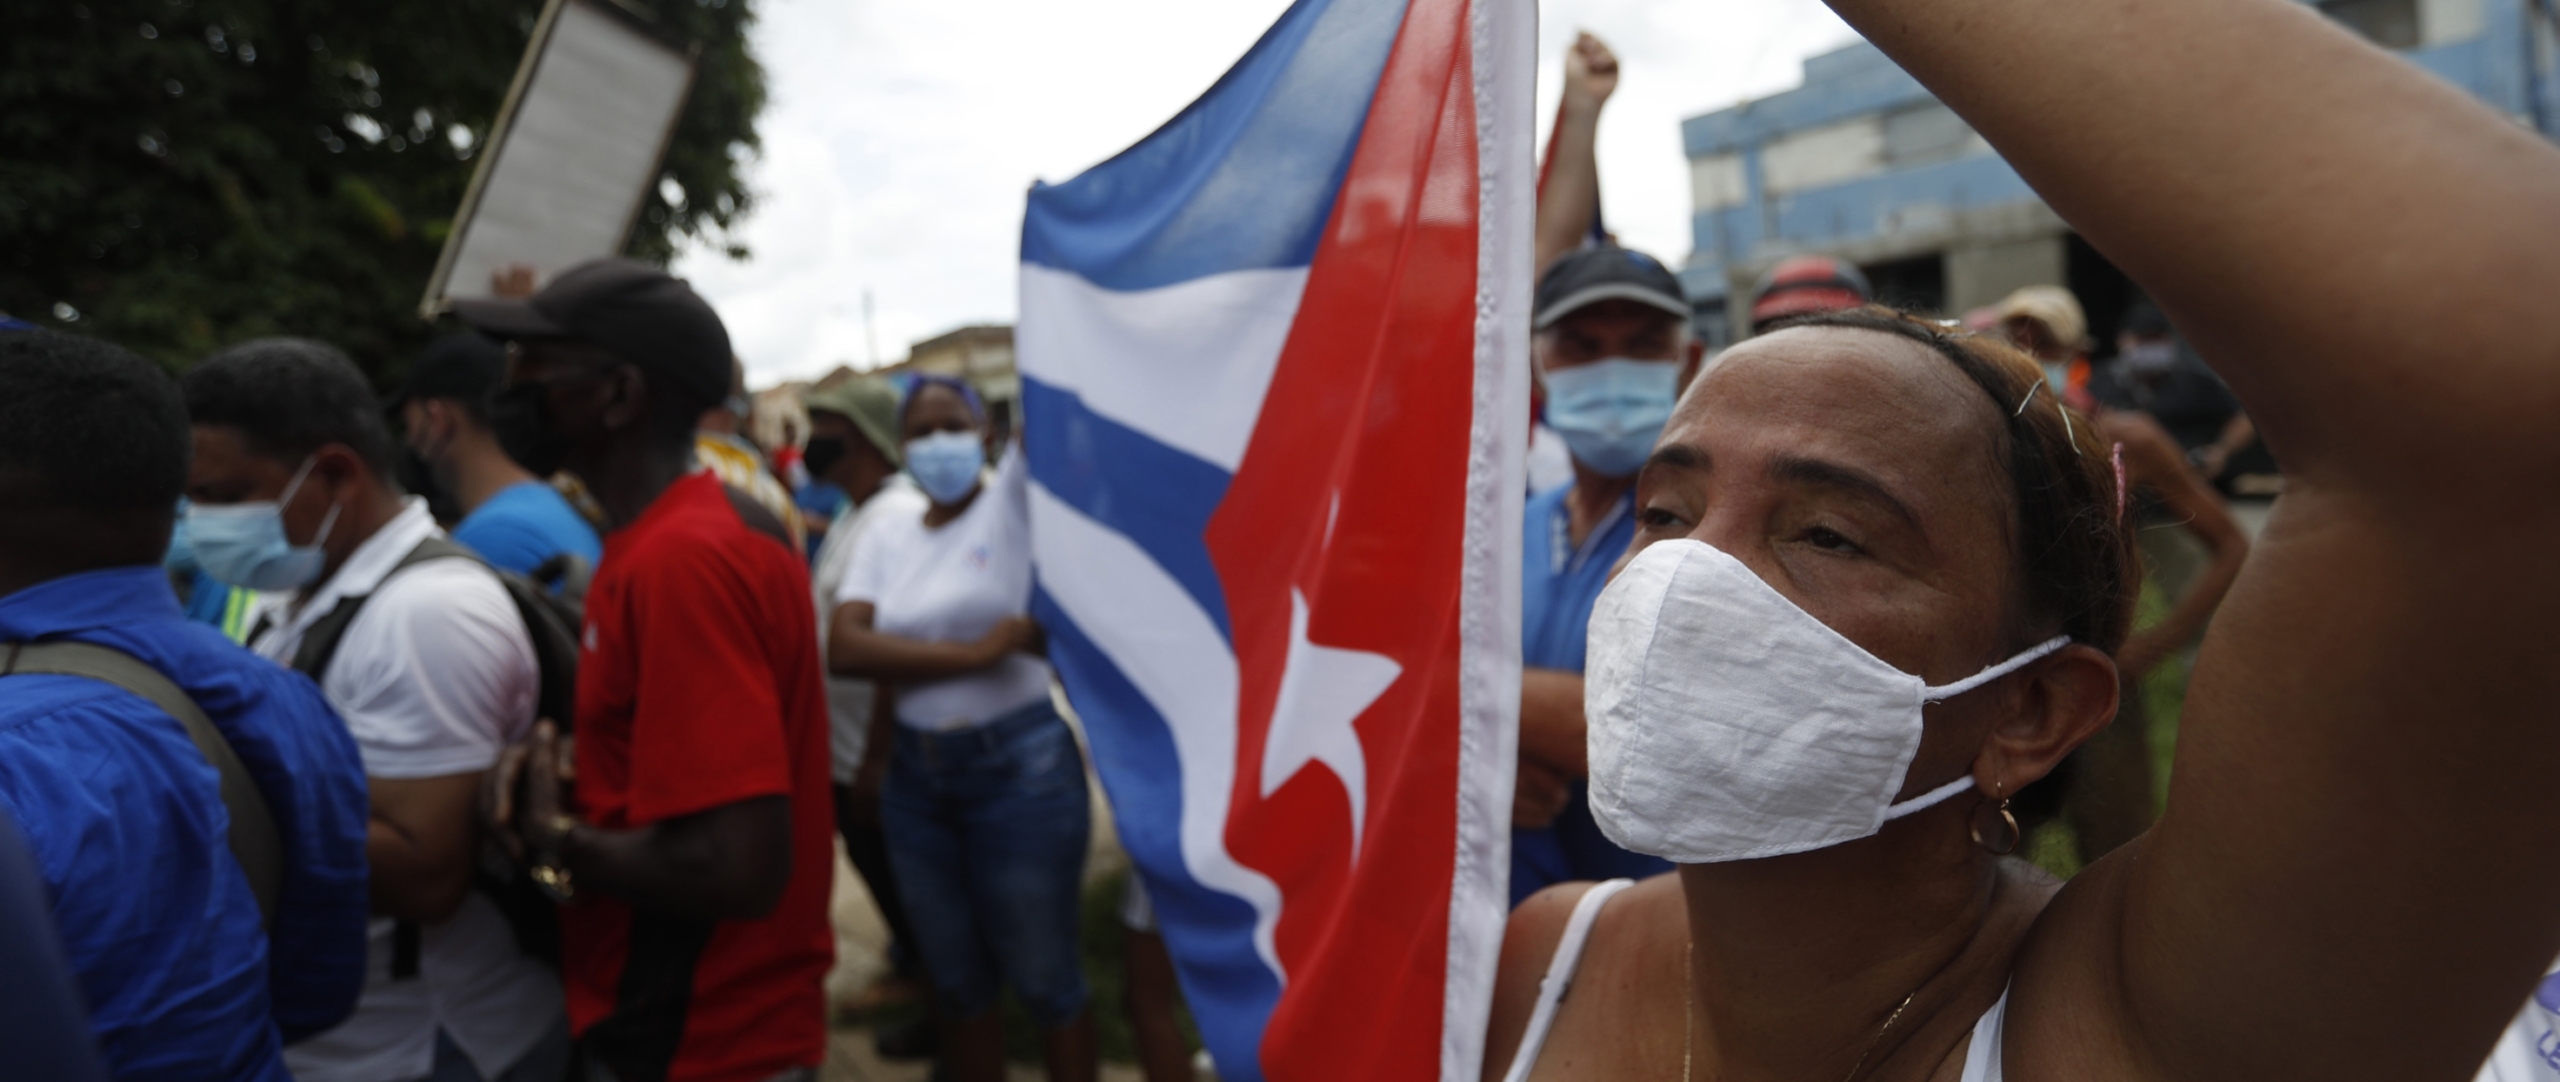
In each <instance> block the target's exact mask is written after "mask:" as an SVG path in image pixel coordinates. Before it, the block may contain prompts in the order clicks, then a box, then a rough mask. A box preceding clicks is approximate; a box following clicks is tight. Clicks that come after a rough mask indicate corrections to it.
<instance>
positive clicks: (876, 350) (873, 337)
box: [862, 286, 880, 371]
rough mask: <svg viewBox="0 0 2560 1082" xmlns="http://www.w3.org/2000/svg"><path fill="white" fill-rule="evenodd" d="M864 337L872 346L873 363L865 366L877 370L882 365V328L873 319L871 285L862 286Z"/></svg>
mask: <svg viewBox="0 0 2560 1082" xmlns="http://www.w3.org/2000/svg"><path fill="white" fill-rule="evenodd" d="M862 337H863V340H864V341H866V342H868V343H869V344H870V346H871V363H870V364H869V365H867V366H865V367H866V369H867V370H872V371H877V370H878V369H879V367H880V329H879V327H877V326H876V325H874V324H873V323H872V321H871V287H870V286H864V287H862Z"/></svg>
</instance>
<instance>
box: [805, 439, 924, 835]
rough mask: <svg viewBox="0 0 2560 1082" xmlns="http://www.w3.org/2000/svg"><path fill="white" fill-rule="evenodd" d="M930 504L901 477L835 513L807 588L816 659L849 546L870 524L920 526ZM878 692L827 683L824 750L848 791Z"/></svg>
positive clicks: (856, 684)
mask: <svg viewBox="0 0 2560 1082" xmlns="http://www.w3.org/2000/svg"><path fill="white" fill-rule="evenodd" d="M931 506H933V501H932V500H930V499H927V498H926V497H925V494H924V493H923V492H922V491H921V490H919V489H917V488H916V485H915V482H913V481H910V480H907V475H906V474H903V473H901V474H897V475H894V476H892V477H890V478H889V481H888V483H887V484H886V485H883V486H882V487H881V489H880V491H878V492H874V493H872V494H871V498H870V499H869V500H865V501H863V503H862V505H861V506H859V507H847V508H845V509H844V510H842V511H840V512H837V513H836V521H835V524H834V525H832V526H829V527H827V540H826V542H825V543H823V544H821V545H819V546H818V560H817V563H816V564H814V565H813V566H812V567H811V568H810V570H809V588H810V590H811V591H812V592H814V593H815V594H816V596H817V608H818V656H819V657H821V658H824V657H826V656H827V632H828V629H829V628H830V627H831V626H833V625H834V623H835V615H836V604H837V602H836V593H837V591H838V590H839V589H841V588H842V587H843V585H844V573H845V569H846V568H847V567H850V566H851V565H852V563H853V540H854V538H857V537H860V536H862V533H863V531H864V530H866V529H869V528H870V526H871V524H873V523H875V522H878V521H880V520H881V519H884V518H912V519H916V520H918V521H922V520H923V518H924V513H925V509H926V508H929V507H931ZM876 692H877V687H876V686H875V685H874V684H873V683H872V682H871V681H869V680H865V679H863V678H862V677H859V676H835V675H832V674H830V675H829V676H828V677H827V722H828V741H827V744H828V748H829V751H830V752H831V755H830V763H831V765H832V766H833V768H834V770H833V773H834V777H835V783H836V784H838V785H850V784H852V783H853V776H854V773H855V772H856V771H859V770H860V769H862V753H863V751H864V750H865V749H864V747H863V745H864V744H866V743H868V742H869V740H870V736H871V707H872V704H874V703H875V702H877V701H878V700H877V699H876V698H874V695H875V694H876Z"/></svg>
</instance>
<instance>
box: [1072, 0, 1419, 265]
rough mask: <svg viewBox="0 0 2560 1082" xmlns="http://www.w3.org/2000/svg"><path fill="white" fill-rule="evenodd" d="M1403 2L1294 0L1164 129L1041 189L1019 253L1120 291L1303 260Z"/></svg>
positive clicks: (1326, 211)
mask: <svg viewBox="0 0 2560 1082" xmlns="http://www.w3.org/2000/svg"><path fill="white" fill-rule="evenodd" d="M1404 9H1405V0H1298V2H1297V3H1296V4H1294V5H1291V7H1290V8H1289V11H1288V13H1287V14H1284V15H1282V16H1281V17H1280V21H1279V23H1277V24H1276V25H1274V26H1273V27H1272V28H1271V30H1270V31H1269V32H1267V33H1265V34H1264V35H1263V36H1262V40H1261V41H1259V42H1256V43H1255V44H1254V46H1253V49H1252V51H1250V52H1248V53H1246V54H1245V56H1244V59H1243V60H1241V61H1238V62H1237V64H1236V66H1235V67H1233V68H1230V69H1228V71H1227V73H1226V75H1224V76H1222V77H1220V78H1219V80H1218V82H1217V85H1215V86H1213V87H1210V88H1209V92H1208V93H1207V94H1204V95H1201V97H1200V100H1198V101H1195V102H1193V103H1191V105H1190V107H1189V108H1186V109H1184V110H1183V111H1182V112H1181V113H1180V114H1179V115H1177V116H1175V117H1174V118H1173V119H1172V120H1171V121H1169V122H1167V123H1166V124H1165V126H1164V127H1161V128H1158V129H1156V131H1155V132H1154V133H1153V134H1151V135H1149V136H1147V137H1146V138H1145V139H1142V140H1139V142H1138V144H1137V145H1136V146H1133V147H1130V148H1129V149H1127V150H1124V151H1122V152H1120V154H1119V155H1118V156H1116V157H1114V158H1112V159H1111V160H1110V161H1107V162H1104V163H1102V164H1101V165H1097V166H1095V167H1093V168H1092V169H1089V170H1086V171H1085V172H1084V173H1083V174H1082V175H1080V176H1078V177H1076V178H1075V179H1073V180H1070V181H1067V182H1066V183H1064V184H1058V185H1048V184H1042V185H1038V186H1035V187H1034V188H1033V189H1032V191H1031V204H1030V207H1029V210H1028V213H1026V214H1025V215H1024V216H1023V221H1022V260H1023V262H1025V263H1037V264H1040V265H1042V266H1048V267H1056V268H1059V269H1061V270H1070V271H1074V272H1076V273H1077V274H1081V275H1083V276H1084V277H1085V279H1086V280H1088V281H1091V282H1092V283H1094V284H1095V285H1099V286H1102V287H1104V288H1106V289H1119V290H1137V289H1153V288H1155V287H1158V286H1166V285H1172V284H1173V283H1175V282H1186V281H1189V280H1191V279H1194V278H1198V277H1202V276H1204V275H1209V274H1216V273H1219V272H1222V271H1235V270H1249V269H1256V268H1265V267H1303V266H1306V265H1307V264H1308V262H1309V261H1311V260H1313V259H1314V257H1315V251H1316V238H1317V236H1318V235H1319V234H1320V233H1322V232H1323V230H1324V223H1325V219H1326V218H1327V217H1328V216H1329V215H1330V214H1331V213H1332V212H1333V200H1334V195H1335V193H1336V192H1337V190H1339V189H1340V188H1341V186H1342V175H1343V172H1344V171H1345V170H1347V169H1349V168H1350V166H1351V152H1352V148H1353V147H1354V146H1355V145H1357V144H1358V143H1359V140H1360V130H1361V127H1362V125H1363V124H1364V123H1365V122H1366V121H1367V119H1368V115H1369V99H1370V98H1371V96H1372V95H1374V94H1375V92H1376V91H1377V87H1378V79H1379V75H1380V73H1381V72H1383V71H1384V70H1385V69H1386V65H1387V53H1388V51H1389V49H1390V48H1391V47H1392V46H1393V45H1394V43H1395V39H1396V28H1397V26H1398V25H1399V24H1400V23H1401V22H1402V21H1403V19H1404Z"/></svg>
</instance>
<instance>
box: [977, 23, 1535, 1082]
mask: <svg viewBox="0 0 2560 1082" xmlns="http://www.w3.org/2000/svg"><path fill="white" fill-rule="evenodd" d="M1534 21H1535V9H1534V4H1533V0H1472V2H1468V0H1299V2H1298V3H1297V4H1296V5H1295V6H1294V7H1292V8H1290V9H1289V11H1288V13H1287V14H1285V15H1283V16H1282V17H1281V19H1280V21H1279V23H1278V24H1277V25H1275V26H1274V27H1272V29H1271V30H1270V31H1269V32H1268V33H1267V34H1265V35H1264V36H1263V38H1262V40H1261V41H1260V42H1259V43H1257V44H1256V45H1255V46H1254V47H1253V49H1252V51H1251V52H1249V53H1247V54H1246V55H1245V57H1244V59H1243V60H1242V61H1241V62H1239V63H1238V64H1237V65H1236V66H1235V67H1234V68H1233V69H1232V70H1230V71H1229V72H1228V73H1227V74H1226V75H1225V76H1224V77H1222V78H1221V79H1219V81H1218V83H1217V85H1215V86H1214V87H1212V88H1210V90H1209V92H1208V93H1207V94H1206V95H1205V96H1203V97H1202V98H1200V100H1198V101H1196V102H1194V103H1193V104H1192V105H1191V106H1190V107H1189V108H1187V109H1185V110H1183V112H1182V113H1181V114H1180V115H1178V116H1176V117H1175V118H1174V119H1173V120H1172V121H1171V122H1170V123H1168V124H1166V125H1165V126H1164V127H1163V128H1161V129H1159V130H1157V131H1156V132H1155V133H1154V134H1153V135H1150V136H1148V137H1147V138H1146V139H1145V140H1144V141H1142V142H1140V143H1139V144H1138V145H1136V146H1134V147H1132V148H1130V149H1129V150H1127V151H1125V152H1123V153H1121V154H1120V155H1119V156H1117V157H1115V158H1113V159H1111V160H1110V161H1108V162H1105V163H1103V164H1102V165H1099V166H1096V167H1095V168H1093V169H1092V170H1090V171H1088V172H1086V173H1085V174H1083V175H1082V176H1079V177H1077V178H1075V179H1073V180H1071V181H1068V182H1066V183H1063V184H1058V185H1043V186H1040V187H1037V188H1035V189H1033V191H1032V193H1031V196H1030V207H1029V211H1028V214H1027V215H1026V218H1025V221H1024V223H1023V241H1022V263H1023V266H1022V308H1021V313H1022V315H1021V325H1020V328H1019V330H1018V332H1017V340H1018V349H1019V358H1020V365H1021V370H1022V375H1023V411H1024V439H1025V441H1026V444H1025V446H1026V450H1027V452H1028V455H1029V462H1030V469H1031V477H1032V481H1033V485H1032V490H1031V512H1032V537H1033V554H1034V562H1035V566H1036V569H1037V574H1038V587H1037V591H1036V593H1035V596H1034V599H1033V610H1034V614H1035V615H1036V616H1037V617H1038V618H1039V619H1040V620H1041V622H1042V623H1043V624H1044V625H1045V626H1046V627H1047V628H1048V631H1049V644H1050V646H1049V648H1050V657H1051V660H1052V661H1053V663H1054V664H1055V665H1056V667H1057V669H1058V672H1059V674H1060V677H1061V679H1062V680H1063V681H1064V682H1065V684H1066V688H1067V694H1068V697H1069V699H1070V700H1071V701H1072V702H1073V703H1074V705H1075V707H1076V709H1077V711H1078V713H1079V714H1080V715H1081V716H1082V718H1083V721H1084V725H1085V729H1086V732H1087V733H1088V735H1089V738H1090V741H1091V746H1092V749H1093V756H1094V760H1095V763H1096V766H1097V768H1098V770H1099V772H1100V774H1101V777H1102V781H1103V785H1104V788H1105V789H1106V790H1107V792H1108V793H1109V795H1110V797H1111V801H1112V805H1113V807H1114V809H1115V813H1116V820H1117V823H1118V828H1119V831H1120V838H1121V841H1122V843H1123V844H1124V845H1125V846H1126V847H1127V849H1128V851H1129V853H1130V855H1131V857H1132V858H1133V859H1134V860H1135V862H1136V864H1137V866H1138V868H1139V870H1140V871H1141V872H1142V873H1143V878H1144V882H1145V884H1146V887H1147V890H1148V893H1149V895H1150V897H1151V900H1152V901H1153V902H1154V905H1155V912H1156V915H1157V919H1158V922H1159V924H1160V926H1161V929H1162V931H1163V934H1164V936H1165V938H1166V940H1167V942H1168V945H1169V946H1170V947H1171V948H1172V950H1173V953H1174V955H1175V958H1176V964H1177V967H1178V969H1179V971H1180V974H1181V976H1182V983H1183V988H1184V991H1185V993H1186V995H1187V998H1188V1000H1189V1002H1190V1006H1191V1009H1192V1013H1193V1016H1194V1017H1195V1018H1196V1019H1197V1020H1198V1022H1199V1025H1200V1030H1201V1034H1202V1036H1203V1038H1204V1039H1205V1040H1206V1042H1207V1044H1208V1046H1209V1051H1210V1054H1211V1055H1212V1057H1213V1058H1214V1059H1215V1060H1216V1062H1217V1069H1218V1073H1219V1075H1220V1076H1221V1077H1223V1078H1226V1079H1229V1080H1230V1082H1241V1080H1247V1079H1258V1078H1270V1079H1277V1080H1292V1079H1307V1080H1314V1079H1324V1080H1327V1082H1333V1080H1340V1079H1350V1078H1379V1079H1400V1080H1406V1079H1422V1078H1431V1077H1438V1078H1441V1079H1446V1080H1448V1082H1475V1079H1476V1078H1477V1074H1478V1068H1479V1065H1480V1061H1481V1059H1482V1056H1483V1029H1484V1021H1485V1014H1486V1011H1487V1009H1488V1004H1489V1003H1490V1001H1491V989H1492V980H1493V970H1494V962H1495V955H1496V952H1497V950H1498V949H1499V947H1500V943H1501V937H1502V928H1503V920H1504V916H1505V901H1506V895H1505V889H1504V885H1505V879H1506V877H1507V875H1508V874H1509V867H1508V861H1509V854H1508V845H1509V833H1510V811H1511V784H1512V771H1513V754H1514V746H1515V742H1516V726H1517V720H1518V705H1519V703H1518V696H1519V689H1520V662H1519V643H1518V640H1519V600H1518V583H1519V581H1520V567H1519V561H1520V553H1519V542H1520V538H1521V527H1520V515H1521V506H1520V505H1521V492H1522V490H1523V488H1524V484H1523V481H1522V477H1523V464H1522V454H1523V448H1524V446H1525V443H1526V438H1527V434H1526V431H1525V429H1526V424H1525V420H1524V419H1525V418H1526V417H1527V415H1528V390H1529V376H1528V358H1529V343H1528V334H1529V307H1528V305H1529V260H1530V233H1531V214H1532V199H1533V194H1532V193H1533V189H1534V187H1535V185H1536V181H1537V173H1536V162H1535V160H1534V155H1533V153H1532V150H1531V141H1532V138H1533V135H1534V128H1535V125H1534V123H1533V118H1532V116H1531V109H1532V105H1531V98H1530V95H1531V89H1532V88H1531V79H1532V78H1533V72H1534V63H1533V56H1532V52H1531V50H1532V49H1533V48H1534V34H1535V25H1534Z"/></svg>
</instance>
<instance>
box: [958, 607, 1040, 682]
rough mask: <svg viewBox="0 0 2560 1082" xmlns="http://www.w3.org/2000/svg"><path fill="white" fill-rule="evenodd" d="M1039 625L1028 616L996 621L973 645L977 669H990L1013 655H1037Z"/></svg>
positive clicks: (1038, 649)
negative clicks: (977, 663) (976, 658)
mask: <svg viewBox="0 0 2560 1082" xmlns="http://www.w3.org/2000/svg"><path fill="white" fill-rule="evenodd" d="M1041 645H1042V643H1041V634H1040V625H1039V624H1037V623H1034V622H1032V619H1031V618H1030V617H1028V616H1007V617H1005V618H1004V619H1002V620H998V621H996V626H994V627H992V628H988V629H987V633H986V634H985V635H983V636H980V637H979V639H978V641H977V642H976V643H975V644H974V648H975V649H976V651H977V657H979V658H980V659H981V660H980V662H979V665H978V667H979V668H981V669H991V668H994V667H996V666H997V665H1001V664H1003V663H1004V659H1005V658H1006V657H1007V656H1009V655H1012V654H1014V653H1017V652H1019V653H1025V654H1037V653H1039V652H1040V649H1041Z"/></svg>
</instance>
